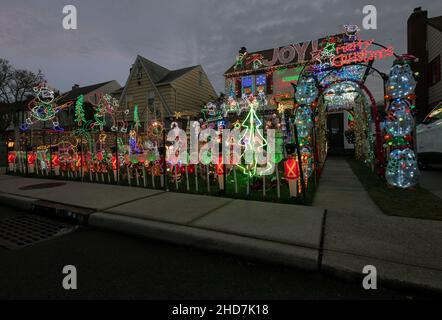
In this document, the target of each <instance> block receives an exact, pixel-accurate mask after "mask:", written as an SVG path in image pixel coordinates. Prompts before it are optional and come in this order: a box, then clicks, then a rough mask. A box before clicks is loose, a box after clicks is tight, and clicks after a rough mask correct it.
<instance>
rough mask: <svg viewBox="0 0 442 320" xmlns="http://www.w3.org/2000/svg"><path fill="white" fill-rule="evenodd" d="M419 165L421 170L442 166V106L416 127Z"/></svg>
mask: <svg viewBox="0 0 442 320" xmlns="http://www.w3.org/2000/svg"><path fill="white" fill-rule="evenodd" d="M416 142H417V154H418V161H419V162H418V163H419V167H420V168H421V169H425V168H426V167H429V166H430V165H431V164H442V104H440V105H438V106H437V107H436V108H434V109H433V110H432V111H431V112H430V113H429V114H428V115H427V116H426V117H425V119H424V120H423V121H422V123H420V124H419V125H418V126H417V127H416Z"/></svg>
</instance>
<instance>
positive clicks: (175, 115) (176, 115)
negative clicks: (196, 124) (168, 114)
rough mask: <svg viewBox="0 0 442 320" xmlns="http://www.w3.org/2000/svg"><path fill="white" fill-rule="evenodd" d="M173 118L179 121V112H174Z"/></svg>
mask: <svg viewBox="0 0 442 320" xmlns="http://www.w3.org/2000/svg"><path fill="white" fill-rule="evenodd" d="M174 117H175V119H181V112H180V111H175V113H174Z"/></svg>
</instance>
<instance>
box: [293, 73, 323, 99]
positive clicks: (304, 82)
mask: <svg viewBox="0 0 442 320" xmlns="http://www.w3.org/2000/svg"><path fill="white" fill-rule="evenodd" d="M317 96H318V88H317V87H316V82H315V79H314V78H313V77H311V76H306V77H302V78H301V80H300V81H299V82H298V85H297V87H296V93H295V98H296V101H297V102H298V103H299V104H300V105H310V104H311V103H312V102H313V101H315V99H316V97H317Z"/></svg>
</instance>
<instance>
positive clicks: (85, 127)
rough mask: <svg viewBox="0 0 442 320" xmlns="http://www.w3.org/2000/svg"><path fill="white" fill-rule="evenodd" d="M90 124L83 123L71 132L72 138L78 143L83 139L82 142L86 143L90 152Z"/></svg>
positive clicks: (87, 122)
mask: <svg viewBox="0 0 442 320" xmlns="http://www.w3.org/2000/svg"><path fill="white" fill-rule="evenodd" d="M91 122H92V121H90V120H88V121H84V122H83V123H82V124H81V126H79V127H78V128H77V129H75V130H73V131H72V136H74V137H75V138H76V139H77V140H78V141H80V140H83V139H84V140H83V142H86V143H87V145H88V147H89V150H92V137H91V132H90V127H91ZM91 131H92V130H91Z"/></svg>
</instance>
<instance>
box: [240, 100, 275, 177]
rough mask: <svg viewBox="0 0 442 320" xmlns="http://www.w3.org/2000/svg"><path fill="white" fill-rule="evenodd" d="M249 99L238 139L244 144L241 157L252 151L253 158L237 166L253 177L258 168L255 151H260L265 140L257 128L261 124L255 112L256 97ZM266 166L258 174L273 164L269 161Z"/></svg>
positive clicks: (265, 142)
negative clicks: (242, 130)
mask: <svg viewBox="0 0 442 320" xmlns="http://www.w3.org/2000/svg"><path fill="white" fill-rule="evenodd" d="M248 101H249V112H248V114H247V116H246V118H245V119H244V121H243V122H242V126H243V128H245V130H244V134H243V135H242V137H241V139H240V144H241V145H242V146H244V152H243V153H242V155H241V158H243V159H244V157H245V155H246V154H248V153H249V152H250V153H253V160H252V161H251V163H248V164H238V165H237V166H238V167H239V168H240V169H241V170H242V171H243V173H244V174H245V175H248V176H249V177H253V176H256V175H257V169H258V165H259V164H258V159H257V154H256V153H257V152H261V151H262V150H263V149H264V147H265V146H267V140H266V139H265V138H264V136H263V135H262V130H260V129H259V128H260V127H261V126H262V122H261V120H260V119H259V118H258V115H257V114H256V108H257V107H258V106H259V104H258V102H257V100H256V98H255V99H253V101H250V100H248ZM255 142H258V143H260V145H259V146H256V144H255ZM265 166H266V167H265V168H263V170H262V172H260V175H265V174H266V173H267V172H268V171H269V170H272V169H273V165H272V164H271V163H269V162H267V163H266V165H265Z"/></svg>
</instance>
